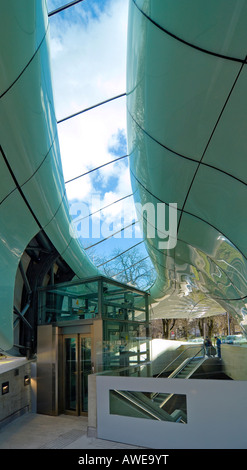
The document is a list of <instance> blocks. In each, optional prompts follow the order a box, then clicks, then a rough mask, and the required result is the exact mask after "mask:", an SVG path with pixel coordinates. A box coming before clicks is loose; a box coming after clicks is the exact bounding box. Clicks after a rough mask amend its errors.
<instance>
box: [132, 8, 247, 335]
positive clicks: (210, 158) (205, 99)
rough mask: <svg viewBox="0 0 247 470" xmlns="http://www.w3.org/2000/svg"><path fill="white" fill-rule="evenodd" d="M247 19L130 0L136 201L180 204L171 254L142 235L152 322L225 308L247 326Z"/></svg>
mask: <svg viewBox="0 0 247 470" xmlns="http://www.w3.org/2000/svg"><path fill="white" fill-rule="evenodd" d="M246 18H247V4H246V3H245V2H240V1H237V2H235V1H230V2H227V6H226V4H225V2H223V1H219V2H217V5H216V3H215V2H214V1H213V0H210V1H209V2H204V1H201V0H200V1H195V0H189V1H188V2H186V5H185V4H183V2H179V3H178V2H169V3H168V2H163V1H162V0H156V1H151V0H130V3H129V30H128V70H127V94H128V100H127V107H128V147H129V149H128V150H129V154H130V155H131V158H130V168H131V177H132V185H133V192H134V195H135V201H136V202H138V203H141V204H146V203H152V204H154V205H156V206H157V204H158V203H166V204H169V203H177V208H178V213H177V219H178V227H177V228H178V231H177V244H176V246H175V248H173V249H166V250H164V249H163V250H162V249H160V247H159V243H158V242H159V233H158V227H157V226H156V227H155V228H156V236H155V238H149V237H148V236H146V245H147V249H148V252H149V255H150V257H151V259H152V261H153V264H154V266H155V268H156V271H157V280H156V283H155V284H154V286H153V287H152V288H151V295H152V297H153V315H154V318H159V317H164V316H167V317H168V318H171V317H174V318H177V317H187V318H192V317H196V316H207V315H215V314H217V313H221V312H224V311H227V312H229V313H231V314H232V315H233V316H234V317H235V319H236V320H237V321H238V322H239V324H240V325H241V326H242V327H243V328H244V329H245V328H246V327H247V321H246V312H247V310H246V305H247V285H246V274H247V272H246V268H247V264H246V256H247V243H246V240H247V221H246V196H247V191H246V169H247V167H246V129H245V123H246V118H247V115H246V113H247V111H246V110H247V108H246V103H245V91H244V90H245V87H246V73H247V70H246V63H245V57H246V51H245V46H244V44H245V43H246V39H247V37H246V36H247V31H246V28H245V24H246ZM148 223H149V222H148V220H147V221H146V230H147V228H148ZM144 229H145V227H144Z"/></svg>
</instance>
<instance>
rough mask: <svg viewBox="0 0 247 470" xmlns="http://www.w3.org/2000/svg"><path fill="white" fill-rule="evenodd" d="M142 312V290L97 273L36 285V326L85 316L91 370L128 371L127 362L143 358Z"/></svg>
mask: <svg viewBox="0 0 247 470" xmlns="http://www.w3.org/2000/svg"><path fill="white" fill-rule="evenodd" d="M148 310H149V309H148V294H147V293H146V292H143V291H140V290H138V289H136V288H134V287H132V286H129V285H126V284H122V283H119V282H116V281H114V280H112V279H108V278H106V277H103V276H99V277H97V278H91V279H87V280H84V281H73V282H69V283H66V284H65V283H64V284H56V285H52V286H47V287H45V288H40V289H39V312H38V323H39V325H46V324H50V323H51V324H54V325H58V326H64V325H68V324H69V325H70V326H71V325H73V324H74V325H77V324H79V323H80V324H81V323H83V322H84V321H87V323H88V321H89V322H90V320H91V322H90V323H91V325H94V329H93V331H94V333H93V335H94V336H95V340H93V339H92V347H93V349H94V351H93V355H94V357H93V358H92V362H93V370H94V371H95V372H103V371H110V372H112V371H117V370H118V373H120V374H121V375H128V374H129V370H128V369H130V368H132V366H133V367H134V366H137V365H141V366H142V365H144V364H145V363H147V362H148V361H149V358H150V353H149V343H150V341H149V338H148V326H149V314H148ZM96 320H100V322H97V321H96ZM68 322H70V323H68ZM96 324H97V325H96ZM142 369H143V367H141V368H140V367H139V369H138V368H137V370H138V372H137V373H138V374H140V371H141V370H142ZM132 374H133V368H132ZM134 374H135V372H134Z"/></svg>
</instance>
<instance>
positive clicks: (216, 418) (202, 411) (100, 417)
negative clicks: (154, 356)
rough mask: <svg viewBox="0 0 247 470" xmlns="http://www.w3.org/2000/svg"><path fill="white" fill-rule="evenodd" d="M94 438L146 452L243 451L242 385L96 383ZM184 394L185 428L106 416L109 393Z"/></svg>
mask: <svg viewBox="0 0 247 470" xmlns="http://www.w3.org/2000/svg"><path fill="white" fill-rule="evenodd" d="M96 388H97V437H98V438H101V439H109V440H112V441H117V442H123V443H127V444H132V445H138V446H142V447H144V448H152V449H246V420H247V400H246V396H247V382H246V381H233V380H207V381H205V380H196V379H195V380H177V379H167V378H165V379H162V378H159V379H153V378H136V377H105V376H97V377H96ZM115 389H116V390H129V391H131V390H132V391H145V392H160V393H175V394H183V395H184V394H185V395H186V399H187V413H188V423H187V424H181V423H174V422H168V421H156V420H152V419H144V418H136V417H128V416H119V415H114V414H110V409H109V391H110V390H115Z"/></svg>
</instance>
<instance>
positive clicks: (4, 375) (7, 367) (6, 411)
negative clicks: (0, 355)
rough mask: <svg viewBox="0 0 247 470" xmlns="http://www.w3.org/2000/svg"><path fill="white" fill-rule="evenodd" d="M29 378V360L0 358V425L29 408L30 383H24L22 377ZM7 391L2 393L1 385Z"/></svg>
mask: <svg viewBox="0 0 247 470" xmlns="http://www.w3.org/2000/svg"><path fill="white" fill-rule="evenodd" d="M25 376H28V377H30V379H31V361H27V360H26V359H16V360H13V361H11V362H10V361H7V360H5V359H0V427H1V426H2V425H4V424H6V423H7V422H9V421H10V420H11V419H13V418H15V417H16V416H19V415H20V414H22V413H24V412H26V411H29V410H30V409H31V383H30V384H29V385H24V377H25ZM3 384H8V387H9V392H8V393H6V394H2V385H3Z"/></svg>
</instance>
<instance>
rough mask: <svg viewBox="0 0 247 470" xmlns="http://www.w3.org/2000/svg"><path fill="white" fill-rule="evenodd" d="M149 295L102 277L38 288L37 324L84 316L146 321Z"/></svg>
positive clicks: (83, 317)
mask: <svg viewBox="0 0 247 470" xmlns="http://www.w3.org/2000/svg"><path fill="white" fill-rule="evenodd" d="M147 296H148V294H147V293H145V292H143V291H140V290H138V289H135V288H134V287H131V286H127V285H125V284H121V283H119V282H115V281H113V280H111V279H107V278H105V277H97V278H91V279H87V280H85V281H75V282H69V283H64V284H56V285H53V286H48V287H45V288H41V289H39V316H38V323H39V324H40V325H44V324H48V323H57V322H59V321H71V320H77V319H87V318H109V319H110V318H111V319H117V320H124V321H137V322H140V321H142V322H143V321H144V322H146V321H148V308H147V303H148V302H147Z"/></svg>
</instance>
